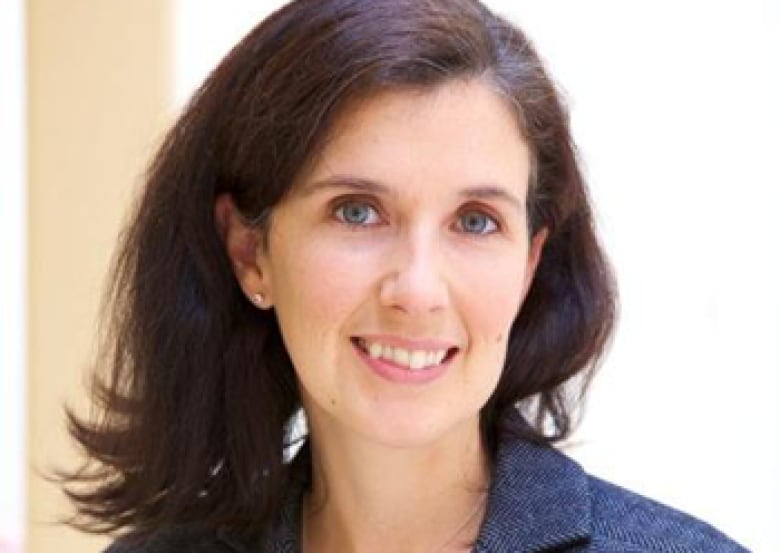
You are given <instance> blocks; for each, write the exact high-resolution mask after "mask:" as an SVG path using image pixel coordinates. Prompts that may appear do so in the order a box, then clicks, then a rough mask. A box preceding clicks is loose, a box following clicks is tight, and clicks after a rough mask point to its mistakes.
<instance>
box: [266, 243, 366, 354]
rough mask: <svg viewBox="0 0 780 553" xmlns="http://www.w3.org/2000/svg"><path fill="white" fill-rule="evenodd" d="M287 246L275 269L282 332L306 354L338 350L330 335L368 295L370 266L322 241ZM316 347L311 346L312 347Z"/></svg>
mask: <svg viewBox="0 0 780 553" xmlns="http://www.w3.org/2000/svg"><path fill="white" fill-rule="evenodd" d="M288 244H289V246H290V247H289V250H288V251H289V252H290V255H287V256H285V258H284V259H283V260H281V261H282V262H281V263H278V264H277V265H276V266H275V267H274V269H275V270H274V275H273V281H274V289H275V295H276V296H277V299H278V302H277V316H278V317H279V320H280V324H281V325H282V332H283V333H284V334H285V335H286V337H287V338H289V339H291V340H293V339H295V342H294V343H290V344H289V346H291V348H295V346H297V345H301V346H304V345H305V347H306V349H313V350H315V351H317V349H319V352H320V354H328V353H329V351H328V349H329V348H331V347H333V346H335V345H337V344H338V342H337V341H336V340H334V335H335V337H336V338H338V333H339V332H340V331H341V330H342V329H343V328H344V327H343V324H342V323H344V322H345V321H346V320H347V319H348V317H349V316H350V314H351V313H352V312H354V310H355V309H356V308H357V306H358V304H359V303H360V302H363V301H365V300H366V299H367V296H368V294H370V290H371V286H370V278H369V277H370V267H371V264H370V263H369V262H368V260H367V259H363V258H364V257H365V256H361V254H360V253H359V252H355V251H344V248H339V247H334V245H333V244H330V243H328V242H327V241H325V240H321V241H316V242H315V241H311V240H309V241H306V242H305V243H299V244H298V245H297V246H293V244H292V243H288ZM315 344H316V345H315Z"/></svg>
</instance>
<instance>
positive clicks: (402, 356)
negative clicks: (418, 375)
mask: <svg viewBox="0 0 780 553" xmlns="http://www.w3.org/2000/svg"><path fill="white" fill-rule="evenodd" d="M393 361H395V362H396V363H398V364H399V365H404V366H407V367H408V366H409V350H408V349H402V348H393Z"/></svg>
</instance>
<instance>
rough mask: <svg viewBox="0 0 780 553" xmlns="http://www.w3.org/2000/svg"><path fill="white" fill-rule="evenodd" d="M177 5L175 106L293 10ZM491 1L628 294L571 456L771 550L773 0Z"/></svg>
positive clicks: (778, 234)
mask: <svg viewBox="0 0 780 553" xmlns="http://www.w3.org/2000/svg"><path fill="white" fill-rule="evenodd" d="M177 3H178V9H177V11H176V13H177V17H176V21H177V40H176V47H177V51H176V64H175V65H176V68H177V69H176V70H177V76H176V81H175V82H176V98H177V99H178V102H179V104H180V105H181V104H182V103H183V101H184V100H185V99H186V98H187V96H188V95H189V94H190V93H191V91H192V90H193V89H194V87H195V86H196V85H197V84H198V83H199V82H200V81H201V80H202V78H203V77H204V76H205V74H206V73H207V71H208V70H209V69H210V68H212V67H213V66H214V65H215V64H216V62H217V61H218V60H219V59H220V57H221V56H222V55H223V54H224V53H226V52H227V50H228V48H229V47H230V46H232V44H233V43H234V42H236V41H237V40H238V38H240V37H241V36H242V35H243V34H244V33H245V32H246V31H248V30H249V29H250V28H251V27H252V26H253V25H254V24H255V23H256V21H257V20H258V19H259V18H261V17H263V16H265V15H266V14H268V13H270V11H271V10H272V9H274V8H276V7H278V6H279V5H281V4H282V2H279V1H265V2H262V3H260V2H254V1H237V0H233V1H222V2H219V3H215V2H208V1H205V0H199V1H197V2H196V1H193V0H178V2H177ZM487 4H489V5H490V6H492V7H493V8H495V9H496V10H498V11H500V12H502V13H505V14H507V15H509V16H510V18H511V19H513V20H514V21H515V22H517V23H518V24H520V25H521V27H523V29H524V30H525V31H526V32H527V33H528V34H529V35H530V36H531V37H532V38H533V39H534V40H535V41H536V44H537V47H538V49H539V51H540V53H541V54H542V56H543V57H544V58H545V59H546V60H547V61H548V63H549V66H550V69H551V71H552V73H553V75H554V76H555V77H556V80H557V81H558V82H559V83H560V85H561V87H562V89H563V90H564V91H565V94H566V97H567V99H568V102H569V104H570V107H571V112H572V124H573V131H574V135H575V139H576V141H577V143H578V144H579V147H580V151H581V154H582V159H583V162H584V166H585V170H586V173H587V176H588V180H589V182H590V185H591V188H592V192H593V197H594V199H595V203H596V207H597V211H598V215H599V221H600V224H601V230H602V233H603V236H604V241H605V243H606V246H607V249H608V251H609V253H610V254H611V257H612V259H613V262H614V265H615V267H616V270H617V274H618V279H619V284H620V288H621V294H622V313H621V320H620V325H619V330H618V333H617V335H616V338H615V342H614V346H613V350H612V352H611V354H610V356H609V358H608V360H607V361H606V363H605V365H604V367H603V370H602V373H601V375H600V377H599V378H597V380H596V382H595V385H594V388H593V390H592V394H591V396H590V400H589V403H588V410H587V416H586V418H585V423H584V425H583V426H582V428H581V429H580V431H579V432H578V433H577V435H576V436H575V438H574V440H573V443H572V445H571V448H570V449H569V451H570V453H571V454H572V455H573V456H574V457H576V458H577V459H579V460H580V461H581V462H582V463H583V464H584V465H585V466H586V467H587V468H588V469H589V470H590V471H591V472H592V473H595V474H597V475H600V476H603V477H605V478H607V479H609V480H612V481H614V482H617V483H619V484H622V485H624V486H627V487H629V488H631V489H634V490H636V491H639V492H641V493H644V494H646V495H650V496H652V497H655V498H657V499H660V500H662V501H664V502H667V503H670V504H672V505H674V506H677V507H679V508H681V509H683V510H686V511H689V512H692V513H694V514H696V515H697V516H699V517H701V518H704V519H706V520H708V521H710V522H711V523H713V524H714V525H716V526H718V527H719V528H721V529H723V530H724V531H726V532H727V533H729V534H731V535H732V536H733V537H734V538H736V539H738V540H739V541H741V542H742V543H744V544H746V545H748V546H749V547H750V548H752V549H755V550H756V551H780V537H779V536H778V535H777V533H776V531H775V528H774V526H775V524H776V521H777V520H779V519H780V500H779V499H778V498H780V451H779V450H778V445H777V439H778V431H777V427H778V424H779V423H780V401H777V399H776V397H777V395H778V392H779V391H780V376H779V375H780V370H779V369H780V323H779V322H778V320H779V318H778V315H777V314H778V313H780V287H778V284H779V283H780V254H779V252H780V248H778V246H777V244H776V241H777V239H779V238H780V216H778V215H777V214H776V211H777V210H780V193H779V192H778V185H779V184H780V179H779V178H778V176H779V175H778V170H777V164H776V162H777V159H778V154H777V149H778V146H780V144H779V143H778V142H779V141H778V139H777V130H776V129H778V128H780V117H778V108H777V102H776V100H775V99H776V98H780V87H779V86H778V73H777V71H778V67H780V63H779V62H778V59H780V57H779V55H780V48H779V47H778V39H777V36H778V34H780V25H778V3H776V2H773V3H770V1H768V0H767V1H765V2H762V1H760V0H729V1H726V0H722V1H706V0H686V1H685V2H680V1H679V0H654V1H643V2H638V1H637V2H620V1H619V0H591V1H589V2H576V1H573V0H569V1H564V0H527V1H524V2H517V1H511V0H504V1H499V0H494V1H488V2H487ZM185 6H186V8H185Z"/></svg>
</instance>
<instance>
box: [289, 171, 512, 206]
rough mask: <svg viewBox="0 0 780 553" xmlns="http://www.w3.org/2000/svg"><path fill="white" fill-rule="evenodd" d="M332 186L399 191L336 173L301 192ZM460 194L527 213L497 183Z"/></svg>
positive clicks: (388, 193)
mask: <svg viewBox="0 0 780 553" xmlns="http://www.w3.org/2000/svg"><path fill="white" fill-rule="evenodd" d="M331 188H336V189H348V190H353V191H357V192H364V193H373V194H379V195H385V196H392V197H396V196H398V194H397V192H396V191H394V190H393V189H392V188H390V187H389V186H387V185H386V184H382V183H381V182H377V181H373V180H370V179H365V178H362V177H356V176H352V175H334V176H331V177H328V178H325V179H322V180H319V181H316V182H310V183H307V184H305V185H303V187H302V188H301V194H302V195H303V196H311V195H312V194H316V193H317V192H319V191H321V190H325V189H331ZM459 196H461V197H462V198H466V199H479V200H498V201H501V202H505V203H508V204H510V205H511V206H513V207H514V208H515V209H517V210H518V211H520V212H521V213H523V214H524V213H525V203H524V202H523V201H522V200H520V198H518V197H517V196H515V195H514V194H511V193H509V192H507V191H506V190H505V189H504V188H502V187H500V186H497V185H493V184H483V185H475V186H469V187H467V188H464V189H462V190H460V192H459Z"/></svg>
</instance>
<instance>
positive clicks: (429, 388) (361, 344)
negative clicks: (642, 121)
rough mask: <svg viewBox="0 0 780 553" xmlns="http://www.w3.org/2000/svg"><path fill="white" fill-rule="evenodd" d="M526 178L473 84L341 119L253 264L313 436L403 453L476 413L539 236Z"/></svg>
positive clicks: (276, 216)
mask: <svg viewBox="0 0 780 553" xmlns="http://www.w3.org/2000/svg"><path fill="white" fill-rule="evenodd" d="M528 174H529V152H528V149H527V147H526V145H525V143H524V142H523V140H522V139H521V135H520V132H519V129H518V127H517V125H516V123H515V120H514V118H513V115H512V113H511V111H510V110H509V108H508V107H507V106H506V105H505V104H504V103H503V102H502V101H501V100H500V99H499V97H498V96H497V95H496V94H495V93H494V92H492V91H490V90H489V89H488V88H486V87H485V86H484V85H483V84H480V83H479V82H477V81H472V82H468V83H466V82H453V83H449V84H446V85H443V86H441V87H439V88H438V89H435V90H433V91H428V92H425V93H413V92H387V93H382V94H380V95H378V96H375V97H373V98H372V99H370V100H368V101H366V102H364V103H362V104H361V105H360V106H358V107H356V108H355V109H353V110H351V111H349V112H348V113H347V114H346V115H345V116H344V117H342V119H341V120H340V121H339V122H338V124H337V125H336V129H335V133H334V135H333V137H332V140H331V141H329V142H328V144H327V146H326V148H325V150H324V152H323V155H322V157H321V158H319V159H318V161H317V163H316V164H315V165H314V166H313V168H312V169H311V170H310V171H309V172H307V174H306V175H305V176H303V177H301V179H300V181H299V182H298V183H296V187H295V189H294V190H295V191H294V193H292V194H291V196H290V197H289V198H288V199H286V200H285V201H284V202H283V203H282V204H280V205H279V206H278V207H277V208H276V209H275V211H274V213H273V216H272V223H271V231H270V238H269V245H268V250H267V251H258V255H257V267H258V269H259V274H260V277H261V280H262V291H263V292H264V293H265V295H266V297H268V299H269V300H270V301H271V302H272V303H273V305H274V308H275V310H276V315H277V317H278V320H279V325H280V328H281V331H282V335H283V338H284V342H285V344H286V347H287V349H288V350H289V353H290V357H291V359H292V361H293V364H294V366H295V368H296V371H297V375H298V379H299V382H300V388H301V394H302V398H303V402H304V407H305V409H306V411H307V414H308V416H309V420H310V426H311V427H312V428H313V429H315V431H316V432H319V433H321V434H322V433H326V434H327V433H342V434H343V433H345V432H346V433H348V434H357V435H360V436H361V437H362V438H364V439H370V440H374V441H378V442H381V443H384V444H387V445H393V446H414V445H424V444H427V443H431V442H433V441H435V440H436V439H437V438H440V437H442V436H444V435H445V434H446V433H449V432H452V431H457V430H458V429H463V428H465V427H466V426H465V425H473V423H474V422H475V421H476V420H478V413H479V410H480V408H481V407H482V406H483V405H484V404H485V402H486V401H487V400H488V398H489V397H490V395H491V393H492V392H493V390H494V389H495V387H496V384H497V382H498V379H499V375H500V373H501V370H502V366H503V363H504V358H505V353H506V348H507V337H508V334H509V329H510V325H511V324H512V321H513V319H514V318H515V315H516V314H517V312H518V310H519V308H520V305H521V303H522V301H523V298H524V296H525V293H526V290H527V288H528V286H529V284H530V280H531V277H532V274H533V271H534V268H535V264H536V259H537V256H538V254H539V250H540V248H541V244H542V242H543V240H544V235H543V233H540V234H539V235H538V236H537V237H536V238H535V239H533V240H532V239H531V237H529V235H528V230H527V220H526V210H525V198H526V187H527V181H528ZM442 357H443V359H442ZM326 439H327V438H326Z"/></svg>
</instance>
